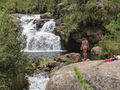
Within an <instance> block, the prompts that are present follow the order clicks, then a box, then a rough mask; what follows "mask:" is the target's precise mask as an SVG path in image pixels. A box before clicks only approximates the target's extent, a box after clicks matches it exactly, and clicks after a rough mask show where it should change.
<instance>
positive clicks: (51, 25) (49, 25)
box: [19, 14, 62, 90]
mask: <svg viewBox="0 0 120 90" xmlns="http://www.w3.org/2000/svg"><path fill="white" fill-rule="evenodd" d="M19 19H20V21H21V27H22V28H23V31H22V36H25V37H26V47H25V48H24V50H22V51H24V52H29V53H30V52H32V54H31V55H33V56H40V57H42V56H43V57H48V56H52V57H53V56H57V52H58V53H60V52H61V51H62V50H61V44H60V37H59V36H57V35H55V34H54V29H55V22H54V19H50V20H49V21H47V22H46V23H45V24H44V25H43V27H42V28H40V30H37V29H36V28H37V27H36V24H35V23H34V21H35V20H40V15H24V14H20V15H19ZM35 52H39V53H35ZM43 52H44V53H43ZM49 52H50V53H49ZM51 52H52V53H51ZM53 52H55V53H53ZM37 54H38V55H37ZM27 77H28V81H29V83H30V86H29V90H45V87H46V84H47V82H48V80H49V78H48V77H45V75H42V73H39V74H34V75H33V76H32V77H31V76H27Z"/></svg>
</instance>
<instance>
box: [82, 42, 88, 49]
mask: <svg viewBox="0 0 120 90" xmlns="http://www.w3.org/2000/svg"><path fill="white" fill-rule="evenodd" d="M81 49H82V50H83V51H87V50H88V41H87V40H83V41H82V45H81Z"/></svg>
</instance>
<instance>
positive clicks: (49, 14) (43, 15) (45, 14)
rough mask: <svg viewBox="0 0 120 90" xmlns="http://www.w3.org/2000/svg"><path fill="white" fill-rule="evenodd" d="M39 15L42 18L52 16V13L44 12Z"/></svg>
mask: <svg viewBox="0 0 120 90" xmlns="http://www.w3.org/2000/svg"><path fill="white" fill-rule="evenodd" d="M40 17H41V18H42V19H44V18H52V17H53V15H52V14H51V13H50V12H46V13H44V14H41V15H40Z"/></svg>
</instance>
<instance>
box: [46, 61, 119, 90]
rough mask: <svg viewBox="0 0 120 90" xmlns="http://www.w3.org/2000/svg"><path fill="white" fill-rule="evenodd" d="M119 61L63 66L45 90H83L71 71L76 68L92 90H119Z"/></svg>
mask: <svg viewBox="0 0 120 90" xmlns="http://www.w3.org/2000/svg"><path fill="white" fill-rule="evenodd" d="M119 65H120V61H119V60H116V61H113V62H104V63H103V61H85V62H79V63H76V64H71V65H68V66H64V67H63V68H61V69H59V70H58V71H56V72H54V73H53V75H52V76H51V78H50V80H49V82H48V84H47V86H46V90H85V89H83V88H82V85H81V83H80V81H79V80H78V78H77V77H76V75H75V72H74V70H73V68H74V67H77V68H78V70H79V71H80V72H81V73H82V75H83V76H84V78H85V79H86V81H87V83H88V84H89V85H90V87H91V88H93V90H120V66H119Z"/></svg>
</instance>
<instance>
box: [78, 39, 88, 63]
mask: <svg viewBox="0 0 120 90" xmlns="http://www.w3.org/2000/svg"><path fill="white" fill-rule="evenodd" d="M80 49H81V50H82V52H83V61H85V60H86V59H87V51H88V50H89V44H88V40H87V39H86V38H82V44H81V48H80Z"/></svg>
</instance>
